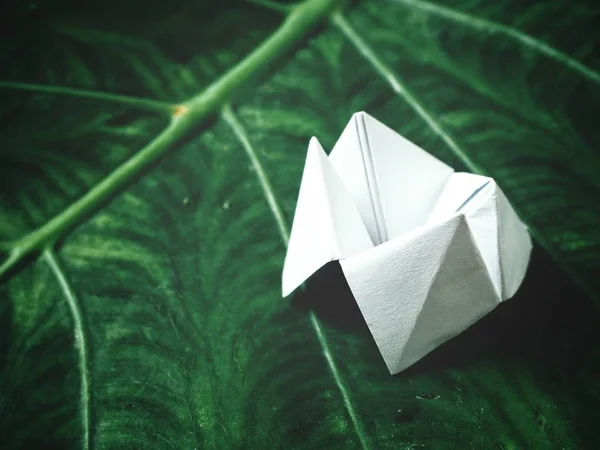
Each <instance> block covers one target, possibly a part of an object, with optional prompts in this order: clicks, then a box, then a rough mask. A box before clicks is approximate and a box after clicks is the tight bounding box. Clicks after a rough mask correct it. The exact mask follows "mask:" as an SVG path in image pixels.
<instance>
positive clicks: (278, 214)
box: [223, 106, 370, 449]
mask: <svg viewBox="0 0 600 450" xmlns="http://www.w3.org/2000/svg"><path fill="white" fill-rule="evenodd" d="M223 118H224V120H225V121H226V122H227V124H228V125H229V126H230V127H231V129H232V130H233V133H234V134H235V136H236V138H237V139H238V140H239V141H240V144H241V145H242V147H243V148H244V151H245V152H246V154H247V155H248V157H249V158H250V160H251V162H252V166H253V167H254V169H255V172H256V174H257V176H258V178H259V182H260V185H261V188H262V191H263V194H264V195H265V197H266V199H267V203H268V204H269V208H270V209H271V212H272V213H273V216H274V218H275V221H276V222H277V227H278V228H279V232H280V234H281V238H282V241H283V244H284V246H286V247H287V244H288V241H289V229H288V227H287V225H286V223H285V221H284V219H283V211H282V210H281V208H280V206H279V202H278V201H277V198H276V195H275V191H274V190H273V187H272V185H271V182H270V181H269V178H268V175H267V173H266V171H265V169H264V167H263V165H262V164H261V162H260V159H259V157H258V154H257V153H256V151H255V150H254V148H253V147H252V144H251V142H250V138H249V137H248V133H247V132H246V130H245V128H244V126H243V125H242V123H241V122H240V120H239V119H238V117H237V116H236V114H235V113H234V112H233V110H232V109H231V107H230V106H226V107H225V108H224V109H223ZM310 323H311V325H312V327H313V329H314V330H315V333H316V335H317V339H318V341H319V345H320V347H321V351H322V352H323V356H324V358H325V361H326V362H327V366H328V367H329V370H330V372H331V374H332V376H333V379H334V381H335V384H336V386H337V388H338V389H339V391H340V394H341V396H342V400H343V402H344V406H345V408H346V411H347V412H348V415H349V416H350V420H351V422H352V426H353V428H354V431H355V432H356V435H357V436H358V439H359V441H360V444H361V446H362V448H363V449H368V448H370V446H369V439H368V437H367V434H366V432H365V429H364V426H363V424H362V422H361V421H360V418H359V415H358V413H357V412H356V408H355V406H354V404H353V402H352V398H351V396H350V391H349V390H348V388H347V386H346V384H345V383H344V380H343V378H342V375H341V373H340V369H339V368H338V366H337V364H336V362H335V359H334V358H333V354H332V353H331V349H330V345H329V342H328V340H327V337H326V336H325V333H324V331H323V328H322V326H321V323H320V321H319V319H318V318H317V316H316V315H315V313H314V311H312V310H311V311H310Z"/></svg>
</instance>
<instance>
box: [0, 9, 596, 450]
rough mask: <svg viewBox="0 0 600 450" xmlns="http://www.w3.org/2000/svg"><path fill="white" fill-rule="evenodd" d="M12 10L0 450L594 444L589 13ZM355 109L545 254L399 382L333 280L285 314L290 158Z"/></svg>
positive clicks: (296, 176)
mask: <svg viewBox="0 0 600 450" xmlns="http://www.w3.org/2000/svg"><path fill="white" fill-rule="evenodd" d="M265 6H266V8H265ZM18 8H21V9H20V10H19V9H17V10H16V11H15V12H14V13H13V14H12V15H9V17H10V18H12V19H13V21H14V23H15V24H19V26H20V27H21V28H19V26H16V27H15V30H14V32H13V34H14V39H12V40H11V41H12V42H10V43H8V42H3V43H2V47H1V49H2V52H3V54H4V55H6V56H5V58H4V60H5V61H7V62H9V63H10V64H5V65H3V67H2V69H1V72H2V77H3V80H4V81H0V89H1V92H2V95H3V101H2V103H1V104H2V106H1V107H0V126H1V127H2V134H1V135H0V140H2V146H1V147H2V150H0V158H1V159H2V163H1V164H0V180H2V181H1V182H2V189H3V190H2V192H3V195H2V196H1V198H0V205H1V206H0V214H1V215H2V220H0V249H1V250H2V251H3V252H4V257H5V260H4V265H3V266H2V269H0V271H1V272H2V277H3V282H4V284H3V285H2V287H0V292H1V295H0V300H1V302H0V320H1V323H2V327H1V330H0V411H1V412H2V417H3V420H2V425H1V426H0V436H2V438H1V439H0V447H5V448H45V447H47V448H84V449H88V448H106V449H108V448H111V449H112V448H132V449H133V448H165V449H172V448H177V449H180V448H181V449H188V448H189V449H193V448H219V449H221V448H260V449H262V448H394V449H397V448H421V447H422V448H436V449H438V448H442V449H443V448H452V449H454V448H460V449H462V448H490V449H498V448H503V449H509V448H582V447H589V446H591V445H593V444H592V443H593V442H595V439H594V437H595V433H596V421H597V414H595V410H596V408H595V405H596V403H597V401H598V396H599V395H600V390H599V389H598V385H597V382H596V381H595V377H594V373H595V372H596V369H597V367H598V363H599V358H598V352H597V350H596V348H595V347H596V345H595V343H596V342H598V338H599V337H600V336H599V331H598V329H599V328H598V324H599V321H600V317H599V314H598V312H597V309H596V307H595V306H594V305H593V302H591V301H590V298H591V299H597V298H598V294H599V293H600V285H598V279H597V277H596V276H595V274H596V273H597V271H598V269H600V258H599V256H598V255H599V254H600V253H599V252H598V250H599V247H600V234H599V232H598V230H597V223H598V222H599V219H600V216H599V215H600V212H599V211H600V209H598V208H596V207H595V205H597V204H598V202H597V200H596V198H597V195H598V187H599V186H598V178H597V176H596V174H597V173H598V171H599V170H600V162H599V161H600V159H599V157H598V154H597V152H595V150H594V149H595V148H596V144H597V143H598V134H597V133H596V132H595V123H594V120H592V118H594V117H596V116H597V113H598V112H599V108H598V105H599V104H600V103H599V102H598V99H599V94H600V76H598V73H599V72H598V71H599V69H600V66H599V64H600V61H599V60H598V56H597V53H594V50H595V49H594V46H595V45H596V44H597V43H598V41H599V40H598V38H599V36H598V31H596V28H597V27H595V26H594V25H593V19H594V15H597V11H594V10H593V5H586V4H585V3H581V4H578V5H577V6H575V7H574V6H572V5H567V6H565V5H561V4H560V3H545V4H526V3H523V2H518V3H516V2H508V1H505V0H503V1H502V2H499V3H494V4H491V3H483V2H478V1H466V0H455V1H452V2H449V3H444V4H443V5H442V4H435V3H425V2H421V1H418V0H394V1H386V2H377V1H365V2H361V3H360V4H356V5H350V6H348V5H344V4H341V5H338V4H336V3H335V2H333V1H321V0H309V1H307V2H305V3H301V4H298V5H295V6H290V7H289V8H288V7H287V6H286V7H279V6H277V5H272V4H270V3H269V2H266V3H260V2H259V4H257V5H239V4H237V3H236V4H234V5H233V7H232V5H228V4H223V5H220V6H219V7H215V6H214V5H211V6H210V7H208V6H203V5H197V4H195V3H194V2H183V3H181V4H177V5H175V4H170V3H165V4H156V5H148V4H138V3H137V2H133V3H129V2H109V3H106V2H104V3H103V4H102V6H101V7H100V6H99V5H98V6H93V5H92V6H90V9H89V10H84V9H83V8H82V7H81V6H79V5H77V4H73V5H72V4H70V3H69V2H61V3H53V4H52V5H50V4H42V3H40V4H31V8H33V9H24V7H23V6H19V7H18ZM282 11H289V12H288V13H287V14H288V15H287V16H284V15H282ZM327 20H329V21H330V23H329V24H327V23H326V22H327ZM9 22H10V21H9ZM277 23H281V25H279V26H278V25H277ZM11 29H12V28H11ZM261 42H262V43H261ZM255 48H256V50H253V49H255ZM292 50H294V51H295V53H292V52H291V51H292ZM357 110H366V111H368V112H369V113H370V114H372V115H373V116H375V117H377V118H378V119H380V120H382V121H383V122H385V123H387V124H389V125H390V126H391V127H393V128H394V129H396V130H398V131H399V132H401V133H402V134H403V135H405V136H407V137H408V138H410V139H412V140H413V141H414V142H416V143H418V144H419V145H421V146H422V147H423V148H425V149H427V150H428V151H430V152H432V153H433V154H434V155H436V156H437V157H439V158H441V159H443V160H445V161H446V162H448V163H449V164H451V165H453V166H454V167H456V168H457V169H460V170H470V171H478V172H481V173H486V174H489V175H491V176H494V177H495V178H496V179H497V180H498V182H499V183H500V185H501V186H502V188H503V190H504V191H505V192H506V193H507V195H508V196H509V198H510V200H511V201H512V202H513V204H514V205H515V207H516V208H517V209H518V211H519V212H520V214H521V215H522V217H523V219H524V220H525V221H526V222H527V224H528V225H529V226H530V229H531V230H532V232H533V234H534V237H535V238H536V240H537V242H538V246H537V247H536V249H535V250H534V255H533V259H532V264H531V268H530V272H529V274H528V276H527V279H526V282H525V284H524V285H523V287H522V288H521V290H520V292H519V293H518V294H517V296H516V297H515V299H513V300H511V301H509V302H507V303H506V304H503V305H501V306H500V307H499V308H498V309H497V310H496V311H494V312H493V313H492V314H490V315H489V316H488V317H487V318H485V319H484V320H482V321H481V322H479V323H478V324H476V325H475V326H473V327H472V328H471V329H469V330H468V331H467V332H465V333H464V334H463V335H461V336H459V337H458V338H456V339H454V340H453V341H451V342H449V343H447V344H446V345H444V346H442V347H441V348H440V349H438V350H436V351H435V352H433V353H432V354H431V355H430V356H428V357H427V358H425V359H424V360H423V361H421V362H420V363H418V364H416V365H415V366H414V367H413V368H410V369H409V370H407V371H406V372H404V373H401V374H399V375H397V376H393V377H392V376H390V375H389V373H387V370H386V369H385V366H384V364H383V362H382V360H381V357H380V356H379V354H378V351H377V348H376V346H375V344H374V342H373V340H372V338H371V337H370V335H369V332H368V329H367V328H366V326H365V324H364V321H362V318H361V317H360V314H359V313H358V312H357V310H356V307H355V305H353V304H352V302H351V301H350V299H349V296H348V292H347V291H346V290H345V287H344V282H343V276H342V275H341V273H340V272H339V269H338V270H336V267H335V266H331V267H326V268H325V269H324V270H323V271H321V272H319V273H318V274H317V276H316V277H315V278H314V279H313V280H311V282H310V283H309V284H308V287H307V290H306V291H305V292H304V293H303V294H302V293H301V294H299V295H298V296H297V298H296V299H294V300H293V301H289V300H282V299H280V275H281V264H282V261H283V257H284V253H285V243H286V241H287V237H288V235H289V224H290V223H291V219H292V217H293V211H294V207H295V202H296V196H297V192H298V186H299V181H300V176H301V171H302V167H303V162H304V156H305V150H306V145H307V143H308V138H309V137H310V136H312V135H316V136H318V137H319V139H320V140H321V142H322V143H323V144H324V146H325V147H326V148H331V147H332V145H333V143H334V142H335V139H336V137H337V136H338V135H339V133H340V132H341V130H342V129H343V126H344V125H345V123H346V122H347V121H348V119H349V118H350V116H351V114H352V113H353V112H355V111H357ZM584 291H585V293H586V294H587V297H586V296H584V294H583V292H584ZM305 305H308V306H310V307H312V308H313V310H309V309H307V308H305V307H304V306H305Z"/></svg>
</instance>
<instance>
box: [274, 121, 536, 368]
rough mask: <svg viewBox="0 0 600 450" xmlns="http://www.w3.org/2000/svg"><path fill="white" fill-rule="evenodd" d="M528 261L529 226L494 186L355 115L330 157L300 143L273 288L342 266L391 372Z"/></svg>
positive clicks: (513, 286) (510, 285)
mask: <svg viewBox="0 0 600 450" xmlns="http://www.w3.org/2000/svg"><path fill="white" fill-rule="evenodd" d="M530 253H531V239H530V237H529V234H528V232H527V229H526V227H525V225H524V224H523V223H522V222H521V221H520V220H519V218H518V216H517V214H516V213H515V211H514V210H513V208H512V207H511V206H510V204H509V202H508V200H507V199H506V197H505V196H504V193H503V192H502V191H501V190H500V188H499V187H498V185H497V184H496V182H495V181H494V180H493V179H491V178H488V177H484V176H480V175H474V174H468V173H454V171H453V169H452V168H450V167H449V166H447V165H446V164H444V163H442V162H441V161H439V160H437V159H436V158H434V157H433V156H431V155H430V154H428V153H427V152H425V151H424V150H422V149H421V148H419V147H418V146H416V145H415V144H413V143H411V142H409V141H408V140H406V139H405V138H403V137H401V136H400V135H398V134H397V133H396V132H394V131H393V130H391V129H390V128H388V127H386V126H385V125H383V124H382V123H380V122H378V121H377V120H376V119H374V118H373V117H371V116H369V115H368V114H366V113H356V114H354V116H353V117H352V119H351V120H350V122H349V123H348V125H347V126H346V128H345V129H344V131H343V132H342V134H341V136H340V138H339V140H338V142H337V143H336V144H335V147H334V149H333V150H332V152H331V155H330V156H329V157H327V155H326V154H325V152H324V151H323V149H322V148H321V146H320V145H319V143H318V141H317V140H316V139H315V138H313V139H312V140H311V141H310V144H309V149H308V154H307V158H306V164H305V168H304V173H303V176H302V182H301V186H300V193H299V197H298V203H297V206H296V213H295V216H294V223H293V226H292V233H291V236H290V242H289V247H288V252H287V255H286V260H285V263H284V269H283V279H282V291H283V295H284V296H285V295H287V294H289V293H290V292H291V291H293V290H294V289H295V288H296V287H298V286H299V285H300V284H302V283H303V282H304V281H305V280H306V279H307V278H308V277H310V275H312V274H313V273H314V272H315V271H317V270H318V269H319V268H320V267H322V266H323V265H324V264H326V263H328V262H330V261H334V260H340V264H341V267H342V270H343V272H344V276H345V277H346V279H347V281H348V285H349V286H350V289H351V291H352V294H353V295H354V298H355V299H356V302H357V304H358V306H359V308H360V310H361V313H362V314H363V316H364V318H365V320H366V322H367V325H368V327H369V330H370V331H371V333H372V334H373V337H374V339H375V342H376V343H377V346H378V348H379V350H380V352H381V354H382V356H383V358H384V360H385V362H386V364H387V366H388V368H389V370H390V372H391V373H397V372H400V371H402V370H404V369H405V368H407V367H408V366H410V365H412V364H413V363H415V362H416V361H418V360H419V359H421V358H422V357H423V356H425V355H426V354H427V353H429V352H430V351H431V350H433V349H434V348H436V347H437V346H439V345H440V344H442V343H443V342H445V341H447V340H448V339H450V338H452V337H453V336H456V335H457V334H458V333H460V332H462V331H463V330H464V329H466V328H467V327H468V326H470V325H471V324H473V323H474V322H475V321H477V320H478V319H479V318H481V317H482V316H483V315H485V314H487V313H488V312H489V311H491V310H492V309H493V308H494V307H495V306H496V305H497V304H498V303H499V302H501V301H503V300H506V299H508V298H510V297H512V296H513V295H514V294H515V292H516V290H517V289H518V287H519V286H520V284H521V282H522V280H523V277H524V276H525V272H526V269H527V265H528V263H529V256H530Z"/></svg>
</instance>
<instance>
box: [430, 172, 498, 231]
mask: <svg viewBox="0 0 600 450" xmlns="http://www.w3.org/2000/svg"><path fill="white" fill-rule="evenodd" d="M491 180H492V179H491V178H488V177H484V176H481V175H475V174H472V173H464V172H457V173H453V174H452V175H451V176H450V178H449V179H448V182H447V183H446V185H445V186H444V189H443V190H442V193H441V194H440V196H439V197H438V199H437V201H436V203H435V206H434V207H433V209H432V210H431V212H430V213H429V216H428V217H427V223H435V222H439V221H440V220H444V219H445V218H446V217H448V216H449V215H452V214H454V213H455V212H457V211H458V210H460V209H462V208H465V207H466V206H467V205H468V204H469V203H470V202H471V201H472V200H474V198H475V196H476V195H480V193H481V189H482V188H483V187H484V186H486V185H487V184H488V183H489V182H490V181H491Z"/></svg>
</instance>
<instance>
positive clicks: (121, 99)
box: [0, 81, 177, 114]
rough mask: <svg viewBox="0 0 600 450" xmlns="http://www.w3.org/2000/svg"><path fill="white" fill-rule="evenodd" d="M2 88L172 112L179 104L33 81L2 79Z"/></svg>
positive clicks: (0, 82)
mask: <svg viewBox="0 0 600 450" xmlns="http://www.w3.org/2000/svg"><path fill="white" fill-rule="evenodd" d="M0 89H13V90H17V91H27V92H37V93H41V94H55V95H66V96H69V97H77V98H89V99H94V100H102V101H105V102H112V103H120V104H122V105H127V106H131V107H133V108H139V109H144V110H148V111H154V112H159V113H167V114H172V113H173V112H175V110H176V108H177V105H174V104H170V103H167V102H161V101H160V100H152V99H146V98H139V97H131V96H128V95H119V94H113V93H111V92H102V91H93V90H90V89H78V88H72V87H67V86H52V85H43V84H33V83H18V82H14V81H0Z"/></svg>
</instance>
